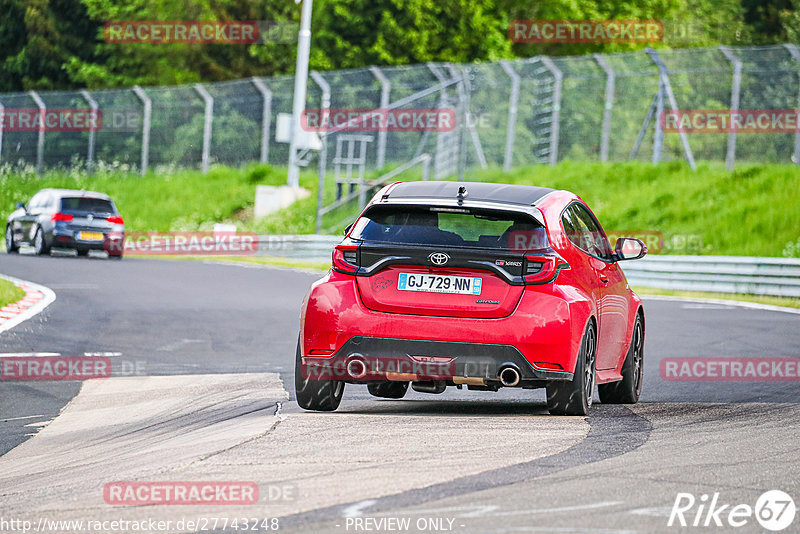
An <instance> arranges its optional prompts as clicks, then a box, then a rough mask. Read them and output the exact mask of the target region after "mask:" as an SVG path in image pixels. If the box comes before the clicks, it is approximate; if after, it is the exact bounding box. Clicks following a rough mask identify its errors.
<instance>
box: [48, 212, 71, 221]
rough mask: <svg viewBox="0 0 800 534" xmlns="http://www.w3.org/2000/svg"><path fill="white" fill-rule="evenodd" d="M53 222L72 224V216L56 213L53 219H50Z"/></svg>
mask: <svg viewBox="0 0 800 534" xmlns="http://www.w3.org/2000/svg"><path fill="white" fill-rule="evenodd" d="M50 221H51V222H54V223H55V222H71V221H72V215H70V214H69V213H60V212H59V213H54V214H53V216H52V217H50Z"/></svg>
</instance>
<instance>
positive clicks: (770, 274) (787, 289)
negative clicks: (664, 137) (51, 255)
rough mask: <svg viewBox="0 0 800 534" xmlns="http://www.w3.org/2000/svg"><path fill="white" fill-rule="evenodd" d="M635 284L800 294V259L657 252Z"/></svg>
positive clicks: (273, 247)
mask: <svg viewBox="0 0 800 534" xmlns="http://www.w3.org/2000/svg"><path fill="white" fill-rule="evenodd" d="M341 240H342V237H340V236H330V235H263V236H259V248H258V250H259V255H264V256H276V257H285V258H294V259H302V260H306V261H314V262H327V261H329V260H330V259H331V252H332V250H333V247H334V246H335V245H336V244H338V243H339V242H340V241H341ZM620 266H621V267H622V269H623V271H624V272H625V276H626V277H627V278H628V282H629V283H630V284H631V285H634V286H637V285H638V286H645V287H655V288H661V289H682V290H689V291H713V292H717V293H742V294H752V295H773V296H780V297H800V259H791V258H751V257H744V256H656V255H650V256H647V257H646V258H644V259H641V260H636V261H626V262H622V263H621V264H620Z"/></svg>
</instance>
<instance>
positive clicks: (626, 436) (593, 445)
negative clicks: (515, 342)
mask: <svg viewBox="0 0 800 534" xmlns="http://www.w3.org/2000/svg"><path fill="white" fill-rule="evenodd" d="M589 423H590V427H589V434H588V436H587V437H586V438H585V439H584V440H583V441H581V442H580V443H578V444H576V445H574V446H573V447H571V448H569V449H567V450H565V451H563V452H560V453H558V454H554V455H552V456H545V457H544V458H538V459H536V460H531V461H529V462H523V463H520V464H516V465H511V466H508V467H502V468H498V469H492V470H489V471H484V472H483V473H478V474H475V475H469V476H464V477H459V478H456V479H454V480H451V481H449V482H442V483H439V484H433V485H431V486H427V487H424V488H419V489H413V490H409V491H404V492H402V493H398V494H395V495H387V496H385V497H379V498H377V499H374V502H373V503H368V502H367V501H356V502H351V503H346V504H340V505H335V506H329V507H326V508H320V509H317V510H310V511H308V512H301V513H298V514H292V515H289V516H284V517H282V518H281V527H283V528H292V527H300V526H309V525H312V524H315V523H322V522H327V521H332V520H336V519H341V518H342V517H344V516H345V515H346V514H347V513H352V511H353V510H354V509H356V507H357V510H358V512H359V513H360V514H364V515H375V514H377V513H380V512H386V511H388V510H397V509H400V508H408V507H411V506H416V505H419V504H423V503H430V502H434V501H437V500H441V499H445V498H448V497H457V496H461V495H466V494H469V493H475V492H479V491H484V490H488V489H493V488H498V487H501V486H509V485H512V484H517V483H520V482H524V481H529V480H532V479H535V478H539V477H542V476H545V475H549V474H552V473H557V472H559V471H563V470H565V469H568V468H571V467H576V466H579V465H585V464H590V463H594V462H598V461H600V460H606V459H608V458H613V457H615V456H619V455H622V454H626V453H629V452H631V451H633V450H635V449H637V448H639V447H641V446H642V445H643V444H644V443H645V442H647V440H648V439H649V438H650V433H651V431H652V430H653V425H652V423H651V422H650V421H649V420H648V419H646V418H644V417H642V416H640V415H637V414H635V413H633V412H632V411H631V410H630V409H628V408H626V407H624V406H612V405H600V406H596V407H594V408H593V410H592V416H591V417H590V419H589Z"/></svg>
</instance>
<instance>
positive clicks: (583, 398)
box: [547, 323, 597, 415]
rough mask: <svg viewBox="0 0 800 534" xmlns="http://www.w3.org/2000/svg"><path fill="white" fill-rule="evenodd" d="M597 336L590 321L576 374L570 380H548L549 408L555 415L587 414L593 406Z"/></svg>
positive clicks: (579, 354) (576, 366)
mask: <svg viewBox="0 0 800 534" xmlns="http://www.w3.org/2000/svg"><path fill="white" fill-rule="evenodd" d="M596 340H597V338H596V335H595V331H594V325H593V324H592V323H589V324H588V325H587V326H586V332H584V334H583V339H582V340H581V348H580V351H579V352H578V361H577V363H576V364H575V374H574V375H573V377H572V380H571V381H569V382H556V381H553V382H548V384H547V409H548V410H549V411H550V413H551V414H553V415H586V414H588V413H589V408H590V407H591V406H592V392H593V390H594V372H595V355H596V353H597V342H596Z"/></svg>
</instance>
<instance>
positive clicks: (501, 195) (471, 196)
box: [389, 181, 555, 206]
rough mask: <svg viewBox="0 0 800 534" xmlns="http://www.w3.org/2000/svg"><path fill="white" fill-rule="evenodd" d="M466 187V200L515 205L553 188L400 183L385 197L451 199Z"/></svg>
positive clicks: (529, 204) (534, 201) (431, 182)
mask: <svg viewBox="0 0 800 534" xmlns="http://www.w3.org/2000/svg"><path fill="white" fill-rule="evenodd" d="M461 186H464V187H466V188H467V196H466V197H465V199H464V200H466V201H467V202H469V201H470V200H471V201H480V202H501V203H504V204H518V205H524V206H531V205H533V204H534V203H536V201H538V200H539V199H540V198H542V197H544V196H545V195H547V194H548V193H551V192H552V191H555V189H550V188H548V187H535V186H532V185H508V184H492V183H485V182H443V181H438V182H437V181H424V182H403V183H401V184H398V185H396V186H395V187H393V188H392V189H391V191H389V199H391V200H400V199H406V198H407V199H409V200H412V199H415V198H442V199H445V198H446V199H453V200H455V199H456V198H457V195H458V188H459V187H461Z"/></svg>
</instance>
